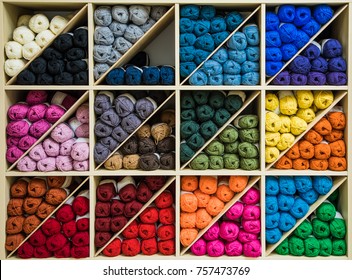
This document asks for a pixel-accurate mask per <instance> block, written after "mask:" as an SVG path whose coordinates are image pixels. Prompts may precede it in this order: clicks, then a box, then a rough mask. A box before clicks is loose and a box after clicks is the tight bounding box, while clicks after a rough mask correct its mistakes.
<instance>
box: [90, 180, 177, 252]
mask: <svg viewBox="0 0 352 280" xmlns="http://www.w3.org/2000/svg"><path fill="white" fill-rule="evenodd" d="M175 179H176V177H175V176H173V177H169V179H168V180H167V181H166V183H165V185H164V186H163V187H162V188H161V189H160V190H158V191H157V192H156V193H155V194H154V195H153V196H152V197H151V198H150V199H149V201H148V202H147V203H145V204H144V205H143V207H142V208H141V210H139V211H138V213H137V214H136V215H134V216H133V217H132V218H131V219H130V220H129V221H128V222H127V224H126V225H125V226H124V227H123V228H122V229H120V230H119V231H118V232H116V233H115V234H114V235H113V236H112V237H111V239H110V240H109V241H108V242H107V243H106V244H105V245H104V246H103V247H101V248H99V250H98V251H97V252H96V253H95V255H94V256H95V257H96V256H98V255H99V254H100V253H101V252H102V251H103V250H104V249H105V248H106V247H107V246H108V245H109V244H110V243H111V242H112V241H114V239H115V238H116V237H118V236H119V235H120V234H121V233H122V232H123V231H124V230H125V229H126V228H127V227H128V226H129V225H130V224H131V223H132V222H133V221H134V220H135V219H137V218H138V216H139V215H140V214H141V213H142V212H143V211H144V210H145V209H146V208H147V207H149V205H151V204H152V203H153V201H154V200H155V199H156V198H157V197H158V196H159V195H160V194H161V193H162V192H163V191H164V190H166V189H167V188H168V187H169V186H170V185H171V183H172V182H173V181H175Z"/></svg>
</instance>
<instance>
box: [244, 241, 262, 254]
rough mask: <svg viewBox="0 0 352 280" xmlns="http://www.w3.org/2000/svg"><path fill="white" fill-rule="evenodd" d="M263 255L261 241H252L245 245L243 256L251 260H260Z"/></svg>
mask: <svg viewBox="0 0 352 280" xmlns="http://www.w3.org/2000/svg"><path fill="white" fill-rule="evenodd" d="M261 254H262V245H261V244H260V241H259V240H252V241H249V242H247V243H245V244H244V245H243V255H245V256H246V257H250V258H258V257H260V256H261Z"/></svg>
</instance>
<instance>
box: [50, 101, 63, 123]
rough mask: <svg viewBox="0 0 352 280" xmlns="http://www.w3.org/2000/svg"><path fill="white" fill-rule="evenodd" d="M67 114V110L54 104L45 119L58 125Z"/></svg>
mask: <svg viewBox="0 0 352 280" xmlns="http://www.w3.org/2000/svg"><path fill="white" fill-rule="evenodd" d="M65 112H66V110H65V109H64V108H63V107H61V106H59V105H55V104H52V105H50V106H49V107H48V109H47V110H46V112H45V119H46V120H47V121H48V122H49V123H56V122H57V121H58V120H59V119H60V118H61V117H62V116H63V115H64V114H65Z"/></svg>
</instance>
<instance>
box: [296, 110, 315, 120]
mask: <svg viewBox="0 0 352 280" xmlns="http://www.w3.org/2000/svg"><path fill="white" fill-rule="evenodd" d="M297 117H300V118H301V119H304V120H305V121H306V122H307V123H310V122H312V121H313V120H314V119H315V113H314V111H313V110H312V109H311V108H307V109H298V112H297Z"/></svg>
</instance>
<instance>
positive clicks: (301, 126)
mask: <svg viewBox="0 0 352 280" xmlns="http://www.w3.org/2000/svg"><path fill="white" fill-rule="evenodd" d="M306 130H307V123H306V122H305V120H303V119H301V118H300V117H297V116H293V117H291V133H292V134H293V135H296V136H297V135H300V134H301V133H302V132H304V131H306Z"/></svg>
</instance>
